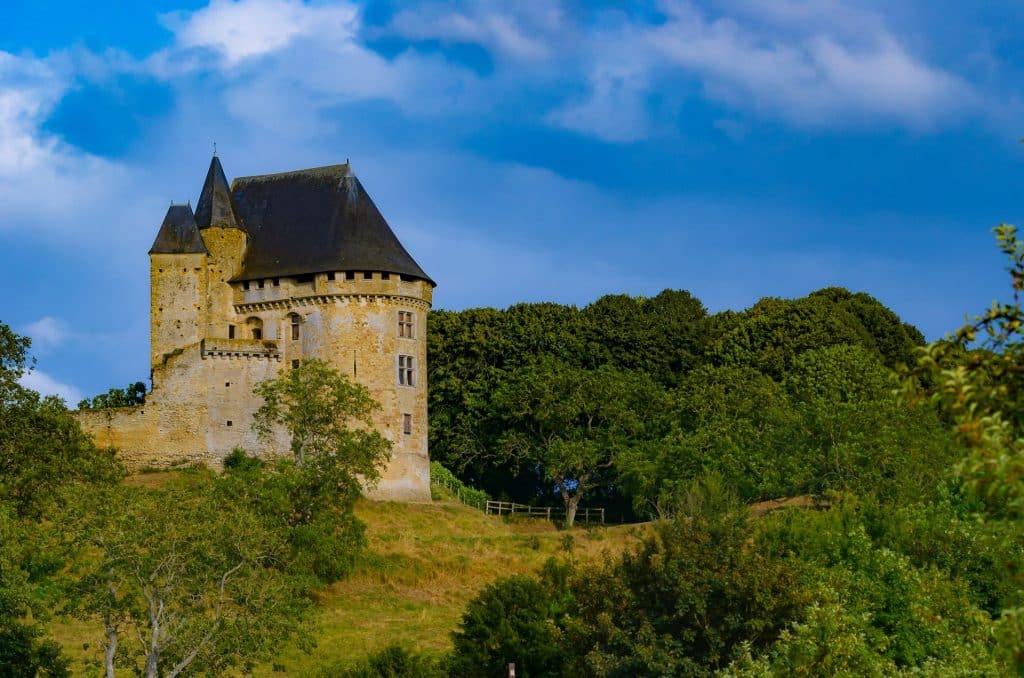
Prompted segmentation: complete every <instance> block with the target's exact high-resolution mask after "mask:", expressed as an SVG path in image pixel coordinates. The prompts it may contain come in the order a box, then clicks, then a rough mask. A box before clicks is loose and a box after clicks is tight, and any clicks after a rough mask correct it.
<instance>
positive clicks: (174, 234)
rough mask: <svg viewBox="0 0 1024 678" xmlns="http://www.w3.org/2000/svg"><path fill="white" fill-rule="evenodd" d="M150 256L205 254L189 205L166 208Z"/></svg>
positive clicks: (204, 247) (204, 246)
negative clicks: (165, 213)
mask: <svg viewBox="0 0 1024 678" xmlns="http://www.w3.org/2000/svg"><path fill="white" fill-rule="evenodd" d="M149 253H150V254H206V245H204V244H203V239H202V237H200V235H199V228H198V227H197V226H196V219H195V215H193V214H192V206H191V205H174V204H172V205H171V206H170V207H168V208H167V215H166V216H165V217H164V222H163V223H162V224H161V225H160V230H159V231H158V232H157V234H156V240H154V241H153V247H151V248H150V250H149Z"/></svg>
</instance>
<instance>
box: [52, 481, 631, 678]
mask: <svg viewBox="0 0 1024 678" xmlns="http://www.w3.org/2000/svg"><path fill="white" fill-rule="evenodd" d="M168 475H169V474H168ZM160 481H161V477H160V475H159V474H151V475H147V476H144V477H139V476H136V477H135V478H133V479H132V480H130V482H135V483H139V484H145V485H148V484H151V483H159V482H160ZM356 515H358V516H359V518H360V519H362V520H363V521H364V522H365V523H366V525H367V537H368V540H369V545H368V548H367V549H366V551H365V553H364V555H363V557H362V559H361V561H360V563H359V565H358V567H357V568H356V571H355V572H354V573H353V574H352V576H350V577H349V578H347V579H345V580H344V581H342V582H339V583H337V584H335V585H333V586H331V587H329V588H327V589H325V590H324V591H322V592H321V594H320V595H319V596H318V601H317V602H318V605H317V609H316V613H315V615H314V617H315V624H316V629H315V631H314V635H315V638H316V643H317V646H316V648H315V649H314V650H313V651H312V653H306V652H304V651H303V650H302V649H300V648H299V647H298V646H297V645H296V644H294V643H286V644H284V645H283V646H282V648H281V652H280V655H279V656H278V658H277V659H275V661H274V663H275V664H279V665H283V666H284V667H285V669H286V673H287V675H303V674H307V673H309V672H311V671H312V670H314V669H316V668H317V667H319V666H323V665H325V664H331V663H335V662H343V663H350V662H355V661H357V660H358V659H360V658H362V657H364V656H366V655H367V654H368V653H370V652H373V651H374V650H378V649H381V648H383V647H386V646H388V645H391V644H395V643H398V644H402V645H405V646H406V647H409V648H412V649H415V650H418V651H423V652H444V651H446V650H448V649H450V647H451V632H452V631H453V630H455V628H456V626H457V625H458V622H459V620H460V619H461V616H462V612H463V609H464V608H465V606H466V603H467V602H469V600H470V599H471V598H473V597H474V596H475V595H476V594H477V592H479V591H480V590H481V589H482V588H483V587H484V586H486V585H487V584H488V583H490V582H492V581H494V580H495V579H497V578H499V577H502V576H507V575H512V574H524V573H532V572H535V571H537V570H538V569H539V568H540V566H541V565H543V563H544V562H545V561H546V560H547V559H548V558H550V557H551V556H555V555H565V550H564V542H563V536H564V535H565V533H564V532H563V531H560V530H559V529H557V528H556V527H555V526H554V525H552V524H550V523H545V522H543V521H538V520H519V521H505V520H502V519H499V518H496V517H493V516H487V515H484V513H483V512H481V511H479V510H477V509H473V508H470V507H467V506H463V505H461V504H459V503H456V502H454V501H435V502H432V503H429V504H401V503H395V502H375V501H368V500H362V501H360V502H359V503H358V504H357V505H356ZM639 532H640V528H637V527H634V526H614V527H602V528H592V529H585V528H578V529H575V530H573V532H572V534H573V540H572V553H573V555H574V557H576V558H579V559H589V558H598V557H600V555H601V554H602V552H610V553H616V552H619V551H621V550H622V549H623V548H624V547H625V546H626V545H627V544H630V543H633V542H634V541H635V540H636V539H637V535H638V534H639ZM51 631H52V633H53V634H54V637H55V638H56V639H57V640H59V641H60V642H61V644H62V645H63V646H64V648H65V649H66V651H67V652H68V654H69V655H71V656H72V657H73V658H74V659H75V663H76V666H75V670H74V673H75V674H76V675H78V674H83V673H86V668H85V667H86V663H85V662H89V661H90V660H91V661H98V660H100V659H101V658H102V649H101V647H100V645H99V641H100V627H99V625H98V624H87V623H82V622H77V621H71V622H63V623H54V624H52V625H51ZM89 673H93V674H95V673H96V671H95V670H89ZM255 673H256V675H258V676H280V675H282V674H281V673H280V672H274V671H273V670H272V668H271V665H270V664H267V665H262V666H260V667H258V668H257V669H256V671H255Z"/></svg>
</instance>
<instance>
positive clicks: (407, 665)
mask: <svg viewBox="0 0 1024 678" xmlns="http://www.w3.org/2000/svg"><path fill="white" fill-rule="evenodd" d="M318 675H319V676H320V678H443V677H444V676H445V673H444V672H443V671H442V669H441V667H440V665H439V662H437V661H436V660H434V659H432V658H430V657H428V656H426V655H422V654H417V653H416V652H412V651H410V650H407V649H405V648H403V647H401V646H400V645H390V646H388V647H386V648H384V649H383V650H380V651H378V652H374V653H373V654H371V655H370V656H369V657H367V658H366V659H363V660H362V661H360V662H359V663H357V664H356V665H355V666H352V667H348V668H342V667H340V666H338V665H334V666H330V667H327V668H324V669H321V670H320V672H319V674H318Z"/></svg>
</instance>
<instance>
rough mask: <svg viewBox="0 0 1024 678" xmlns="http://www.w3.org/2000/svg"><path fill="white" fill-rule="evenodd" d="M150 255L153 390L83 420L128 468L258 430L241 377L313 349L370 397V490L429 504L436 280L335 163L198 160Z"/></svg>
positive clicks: (249, 381)
mask: <svg viewBox="0 0 1024 678" xmlns="http://www.w3.org/2000/svg"><path fill="white" fill-rule="evenodd" d="M149 259H150V271H149V275H150V363H151V368H152V371H151V378H152V382H153V388H152V391H151V392H150V393H149V394H148V395H147V396H146V403H145V405H139V406H135V407H123V408H112V409H105V410H83V411H81V412H79V413H78V417H79V420H80V421H81V422H82V425H83V428H85V429H86V430H87V431H89V432H91V433H92V434H93V435H94V436H95V438H96V442H97V443H98V444H99V445H111V446H114V447H116V448H118V450H119V451H120V454H121V455H122V458H123V459H124V461H125V463H127V464H128V465H129V467H134V468H141V467H162V466H169V465H172V464H176V463H181V462H186V463H195V462H203V463H206V464H209V465H211V466H220V465H221V463H222V462H223V459H224V457H225V456H227V455H228V454H229V453H230V452H231V450H232V449H234V448H236V447H240V448H242V449H244V450H246V451H247V452H248V453H250V454H259V455H261V456H283V455H287V454H289V440H288V437H287V435H286V434H285V433H284V431H280V432H278V433H277V434H275V436H273V437H272V438H271V439H261V438H260V437H258V436H257V435H256V433H255V431H254V430H253V415H254V413H255V412H256V410H257V409H258V408H259V406H260V405H261V404H262V401H261V399H260V398H258V397H257V396H255V395H254V394H253V387H254V386H255V385H256V384H257V383H259V382H260V381H262V380H264V379H269V378H272V377H275V376H277V375H278V373H279V372H280V371H281V370H288V369H291V368H292V367H294V366H295V365H297V364H298V362H299V361H301V360H302V359H303V358H320V359H322V360H325V361H327V362H329V363H330V364H331V365H332V366H334V367H335V368H336V369H338V370H339V371H341V372H342V373H344V374H346V375H348V376H349V377H350V378H352V379H353V380H355V381H356V382H358V383H360V384H363V385H364V386H366V387H367V388H368V389H369V390H370V393H371V394H372V395H373V397H374V398H375V399H376V400H377V401H378V402H379V403H380V404H381V408H380V409H379V410H378V411H377V413H376V415H375V417H374V424H375V426H376V427H377V428H378V430H380V432H381V433H382V434H383V435H384V436H385V437H387V438H388V439H389V440H390V441H391V443H392V456H391V461H390V463H389V464H388V466H387V468H386V469H384V472H383V474H382V478H381V481H380V484H379V485H378V486H377V487H376V488H375V489H374V490H372V491H371V492H370V494H371V496H374V497H376V498H382V499H395V500H411V501H414V500H428V499H429V498H430V468H429V459H428V456H427V370H426V366H427V343H426V320H427V312H428V310H429V309H430V304H431V298H432V293H433V288H434V282H433V281H432V280H431V279H430V278H429V277H428V276H427V274H426V273H424V272H423V269H421V268H420V267H419V265H418V264H417V263H416V262H415V261H414V260H413V258H412V257H411V256H409V253H408V252H406V250H405V248H404V247H402V244H401V243H400V242H399V241H398V238H397V237H395V234H394V233H393V232H392V230H391V228H390V227H389V226H388V224H387V222H386V221H385V220H384V217H383V216H382V215H381V213H380V211H378V209H377V207H376V205H374V204H373V201H372V200H371V199H370V197H369V196H368V195H367V194H366V191H365V190H364V189H363V187H362V185H361V184H360V183H359V180H358V179H357V178H356V177H355V176H354V175H353V174H352V171H351V168H350V167H349V165H348V164H344V165H334V166H330V167H320V168H316V169H308V170H299V171H297V172H286V173H283V174H268V175H262V176H254V177H242V178H238V179H235V180H234V182H232V184H231V186H230V187H229V186H228V182H227V179H226V178H225V176H224V170H223V168H222V167H221V163H220V160H219V159H218V158H217V157H216V156H215V157H214V158H213V159H212V160H211V162H210V169H209V172H208V173H207V175H206V181H205V183H204V184H203V189H202V192H201V194H200V196H199V202H198V203H197V205H196V211H195V213H193V212H192V208H191V207H190V206H188V205H172V206H171V207H170V208H169V209H168V211H167V216H166V217H164V221H163V224H162V225H161V226H160V230H159V232H158V233H157V236H156V240H155V241H154V243H153V247H152V249H151V250H150V251H149Z"/></svg>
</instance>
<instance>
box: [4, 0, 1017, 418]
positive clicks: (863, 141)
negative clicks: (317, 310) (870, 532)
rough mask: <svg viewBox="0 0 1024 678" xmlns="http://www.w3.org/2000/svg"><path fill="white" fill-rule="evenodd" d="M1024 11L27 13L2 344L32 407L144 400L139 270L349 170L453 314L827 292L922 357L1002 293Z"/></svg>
mask: <svg viewBox="0 0 1024 678" xmlns="http://www.w3.org/2000/svg"><path fill="white" fill-rule="evenodd" d="M1022 54H1024V5H1022V4H1021V3H1019V2H1011V1H1005V2H1000V1H994V2H986V3H968V2H955V3H954V2H924V1H923V0H922V1H919V0H907V1H905V2H900V3H892V2H881V1H879V2H875V1H871V0H865V1H864V2H856V3H855V2H840V1H838V0H831V1H830V0H806V1H804V0H720V1H718V2H714V3H711V2H699V1H698V0H665V1H664V2H655V1H652V2H637V3H620V2H595V1H590V2H585V1H583V0H577V1H570V0H565V1H564V2H561V3H559V2H558V1H557V0H548V1H545V2H534V1H532V0H520V1H517V2H514V3H509V2H488V1H485V0H476V1H472V0H467V1H463V2H458V1H454V2H453V1H445V2H435V1H432V0H422V1H419V2H397V1H393V2H353V1H350V0H339V1H336V2H307V3H303V2H299V1H298V0H237V1H231V0H213V1H212V2H170V1H163V0H161V1H160V2H152V3H141V2H128V1H121V2H102V1H100V0H97V2H93V3H68V4H67V6H66V7H61V6H59V5H58V3H37V2H34V1H33V2H28V1H23V0H7V2H6V3H5V5H4V9H3V21H2V22H0V206H2V208H0V283H2V284H3V289H5V290H6V291H7V294H6V295H5V296H4V300H3V302H0V321H3V322H6V323H8V324H10V325H11V326H13V327H14V328H15V329H16V330H18V331H20V332H22V333H26V334H29V335H30V336H32V338H33V341H34V348H33V353H34V355H35V357H36V358H37V360H38V366H37V369H36V372H35V373H34V374H33V375H31V376H30V377H29V378H28V381H27V383H30V384H31V385H33V386H34V387H37V388H39V389H40V390H42V391H45V392H55V393H60V394H63V395H65V396H67V397H68V398H69V399H70V400H72V401H76V400H77V398H78V397H79V395H81V394H84V395H91V394H94V393H98V392H102V391H105V390H106V389H107V388H108V387H110V386H113V385H118V386H120V385H123V384H125V383H128V382H130V381H135V380H138V379H144V378H146V376H147V375H148V370H149V366H148V364H147V361H148V358H147V356H148V280H147V275H148V262H147V257H146V251H147V250H148V249H149V246H150V244H151V242H152V239H153V237H154V235H155V233H156V230H157V227H158V226H159V224H160V221H161V219H162V218H163V215H164V212H165V210H166V206H167V204H168V203H169V202H170V201H172V200H174V201H183V200H188V199H190V200H192V201H193V203H194V202H195V200H196V198H197V197H198V192H199V189H200V185H201V182H202V180H203V177H204V175H205V171H206V167H207V164H208V162H209V157H210V153H211V148H212V144H213V142H217V145H218V149H219V154H220V157H221V159H222V162H223V164H224V167H225V170H226V171H227V173H228V175H229V176H243V175H247V174H259V173H266V172H275V171H284V170H288V169H296V168H301V167H310V166H317V165H324V164H333V163H337V162H343V161H344V160H345V159H346V158H351V160H352V163H353V166H354V168H355V171H356V173H357V174H358V175H359V176H360V178H361V180H362V182H363V184H364V185H365V186H366V187H367V190H368V191H369V192H370V193H371V195H372V196H373V197H374V199H375V201H376V202H377V204H378V205H379V206H380V207H381V209H382V211H383V212H384V214H385V216H386V217H387V218H388V220H389V222H390V223H391V225H392V227H393V228H394V229H395V231H396V232H397V233H398V235H399V237H400V238H401V239H402V241H403V242H404V243H405V245H406V247H407V248H408V249H409V250H410V251H411V252H412V254H413V256H414V257H416V259H417V260H418V261H419V262H420V264H421V265H422V266H423V267H424V269H425V270H427V272H428V273H430V275H431V276H432V277H434V278H435V279H436V280H437V281H438V283H439V287H438V289H437V291H436V305H437V306H439V307H444V308H466V307H471V306H485V305H487V306H505V305H508V304H510V303H514V302H518V301H539V300H554V301H558V302H563V303H575V304H581V305H582V304H586V303H588V302H589V301H591V300H593V299H595V298H597V297H599V296H601V295H602V294H607V293H619V292H625V293H629V294H644V295H649V294H655V293H657V292H658V291H660V290H661V289H663V288H666V287H672V288H681V289H688V290H690V291H691V292H693V293H694V294H695V295H697V296H698V297H699V298H700V299H701V300H703V301H704V303H705V304H706V305H707V306H708V307H709V308H710V309H711V310H713V311H716V310H722V309H726V308H732V309H741V308H745V307H747V306H749V305H750V304H752V303H753V302H755V301H756V300H757V299H758V298H760V297H762V296H769V295H771V296H800V295H803V294H806V293H807V292H810V291H812V290H814V289H818V288H821V287H824V286H828V285H842V286H846V287H849V288H851V289H854V290H863V291H867V292H869V293H870V294H872V295H874V296H876V297H878V298H879V299H880V300H881V301H883V302H884V303H885V304H887V305H889V306H890V307H892V308H893V309H895V310H896V311H897V312H898V313H899V314H900V315H901V316H902V317H903V318H904V319H906V320H907V321H909V322H912V323H914V324H915V325H917V326H918V327H920V328H921V329H922V330H923V331H924V332H925V334H926V335H927V336H928V337H930V338H936V337H938V336H941V335H942V334H943V333H945V332H946V331H949V330H952V329H954V328H955V327H956V326H957V325H958V324H959V323H960V322H961V321H962V319H963V317H964V314H965V313H967V312H975V311H980V310H981V309H982V308H983V307H985V306H987V305H988V304H989V303H990V302H991V301H992V299H994V298H996V297H998V296H1001V295H1002V294H1003V290H1004V289H1006V287H1007V286H1006V285H1005V284H1004V280H1003V278H1004V275H1005V274H1004V273H1003V270H1002V262H1001V260H1000V257H999V255H998V253H997V251H996V249H995V247H994V245H993V240H992V235H991V232H990V229H991V228H992V227H993V226H995V225H996V224H998V223H999V222H1001V221H1006V222H1011V223H1013V222H1015V221H1018V222H1019V221H1021V212H1022V206H1024V205H1022V201H1021V199H1020V195H1021V192H1020V190H1019V186H1020V183H1021V182H1020V180H1019V175H1020V173H1021V166H1022V159H1024V146H1022V145H1021V144H1020V143H1019V142H1018V140H1019V138H1020V137H1021V136H1024V101H1022V100H1021V94H1020V90H1019V84H1020V82H1022V76H1024V58H1022V57H1021V55H1022Z"/></svg>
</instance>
